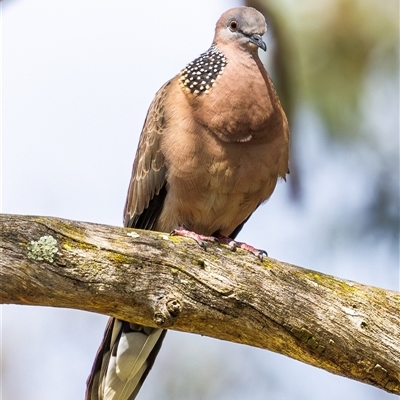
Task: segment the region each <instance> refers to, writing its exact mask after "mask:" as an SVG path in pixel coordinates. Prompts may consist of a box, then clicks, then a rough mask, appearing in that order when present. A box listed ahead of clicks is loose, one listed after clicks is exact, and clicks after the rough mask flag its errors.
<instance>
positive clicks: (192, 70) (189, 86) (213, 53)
mask: <svg viewBox="0 0 400 400" xmlns="http://www.w3.org/2000/svg"><path fill="white" fill-rule="evenodd" d="M226 64H227V61H226V58H225V56H224V54H223V53H222V52H221V51H220V50H219V49H218V48H217V47H216V46H211V47H210V48H209V49H208V50H207V51H206V52H205V53H203V54H201V55H200V56H199V57H197V58H196V59H195V60H194V61H192V62H190V63H189V64H188V65H186V67H185V68H184V69H183V70H182V71H181V73H180V78H179V84H180V85H181V87H182V89H184V90H185V91H187V92H188V91H190V92H191V93H192V94H195V95H199V94H203V93H208V92H209V91H210V89H211V88H212V86H213V85H214V83H215V81H216V79H217V78H218V76H219V75H221V74H222V72H223V71H224V68H225V66H226Z"/></svg>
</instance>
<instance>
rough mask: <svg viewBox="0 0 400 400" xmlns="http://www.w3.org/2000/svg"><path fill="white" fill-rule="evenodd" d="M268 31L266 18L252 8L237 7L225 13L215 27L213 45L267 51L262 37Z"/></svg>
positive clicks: (250, 50) (251, 50)
mask: <svg viewBox="0 0 400 400" xmlns="http://www.w3.org/2000/svg"><path fill="white" fill-rule="evenodd" d="M266 30H267V24H266V23H265V18H264V16H263V15H262V14H261V13H260V12H258V11H257V10H256V9H254V8H251V7H236V8H231V9H230V10H228V11H225V12H224V13H223V14H222V15H221V17H220V19H219V20H218V22H217V25H216V27H215V36H214V41H213V44H215V45H217V46H224V45H232V44H233V45H236V46H239V47H241V48H242V49H244V50H247V51H249V52H252V53H254V52H257V50H258V48H260V49H263V50H264V51H266V50H267V45H266V44H265V42H264V41H263V39H262V36H263V35H264V33H265V32H266Z"/></svg>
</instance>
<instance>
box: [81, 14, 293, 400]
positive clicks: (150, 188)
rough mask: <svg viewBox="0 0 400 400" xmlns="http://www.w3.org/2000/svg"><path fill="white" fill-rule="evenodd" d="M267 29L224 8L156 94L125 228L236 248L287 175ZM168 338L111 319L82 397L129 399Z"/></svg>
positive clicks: (283, 123)
mask: <svg viewBox="0 0 400 400" xmlns="http://www.w3.org/2000/svg"><path fill="white" fill-rule="evenodd" d="M265 31H266V23H265V19H264V17H263V16H262V15H261V14H260V13H259V12H258V11H256V10H255V9H253V8H249V7H237V8H233V9H230V10H228V11H226V12H225V13H223V14H222V16H221V17H220V19H219V20H218V22H217V25H216V29H215V36H214V40H213V43H212V45H211V47H210V48H209V49H208V50H207V51H206V52H205V53H203V54H201V55H200V56H199V57H198V58H196V59H195V60H194V61H192V62H191V63H189V64H188V65H187V66H186V67H185V68H184V69H183V70H182V71H181V72H180V73H179V74H178V75H177V76H175V77H174V78H172V79H171V80H170V81H168V82H167V83H166V84H165V85H164V86H163V87H162V88H161V89H160V90H159V91H158V92H157V94H156V96H155V98H154V100H153V102H152V104H151V105H150V108H149V111H148V114H147V117H146V121H145V123H144V126H143V130H142V134H141V137H140V142H139V146H138V150H137V153H136V158H135V161H134V165H133V171H132V177H131V180H130V185H129V189H128V195H127V200H126V205H125V211H124V225H125V226H127V227H132V228H140V229H151V230H157V231H162V232H171V231H174V232H175V233H177V234H182V235H187V236H192V237H194V238H195V239H196V240H198V241H199V242H200V243H203V238H206V239H207V238H209V237H211V236H213V237H217V238H219V239H220V240H221V239H222V240H224V239H225V240H226V242H229V243H231V244H232V243H235V241H234V239H235V237H236V235H237V234H238V233H239V231H240V230H241V228H242V226H243V224H244V223H245V222H246V221H247V220H248V218H249V217H250V215H251V214H252V213H253V212H254V211H255V209H256V208H257V207H258V206H259V205H260V204H261V203H262V202H264V201H265V200H267V199H268V198H269V197H270V196H271V194H272V192H273V191H274V189H275V185H276V182H277V180H278V178H279V177H281V178H285V176H286V174H287V173H288V156H289V154H288V153H289V149H288V147H289V145H288V143H289V129H288V123H287V119H286V116H285V113H284V111H283V109H282V107H281V104H280V102H279V99H278V96H277V94H276V92H275V90H274V87H273V84H272V82H271V79H270V77H269V76H268V73H267V71H266V70H265V68H264V66H263V64H262V63H261V61H260V59H259V57H258V49H259V48H261V49H263V50H264V51H265V50H266V45H265V43H264V41H263V40H262V35H263V34H264V33H265ZM237 243H239V245H240V247H244V248H247V249H249V250H250V251H253V252H255V253H256V254H260V253H259V252H257V251H254V250H256V249H254V248H253V247H251V246H247V247H246V245H245V244H243V243H240V242H237ZM165 333H166V331H165V330H162V329H155V328H149V327H143V326H140V325H137V324H132V323H129V322H126V321H120V320H117V319H113V318H112V319H110V320H109V322H108V325H107V327H106V332H105V335H104V339H103V342H102V343H101V345H100V348H99V351H98V353H97V355H96V359H95V362H94V365H93V369H92V372H91V375H90V376H89V378H88V387H87V392H86V400H132V399H134V398H135V397H136V395H137V393H138V391H139V389H140V387H141V385H142V383H143V381H144V379H145V378H146V376H147V374H148V372H149V370H150V369H151V367H152V365H153V362H154V359H155V357H156V355H157V353H158V351H159V349H160V347H161V343H162V341H163V339H164V336H165Z"/></svg>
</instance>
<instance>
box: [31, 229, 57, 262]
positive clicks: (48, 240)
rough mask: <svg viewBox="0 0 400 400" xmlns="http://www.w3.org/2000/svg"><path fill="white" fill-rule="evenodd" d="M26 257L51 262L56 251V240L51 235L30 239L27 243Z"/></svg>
mask: <svg viewBox="0 0 400 400" xmlns="http://www.w3.org/2000/svg"><path fill="white" fill-rule="evenodd" d="M27 250H28V258H31V259H32V260H38V261H47V262H50V263H52V262H53V261H54V256H55V255H56V254H57V253H58V247H57V240H56V239H54V238H53V236H48V235H45V236H42V237H40V238H39V240H37V241H35V240H32V241H31V242H30V243H28V245H27Z"/></svg>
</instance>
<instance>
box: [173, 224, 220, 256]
mask: <svg viewBox="0 0 400 400" xmlns="http://www.w3.org/2000/svg"><path fill="white" fill-rule="evenodd" d="M170 235H176V236H183V237H187V238H192V239H194V240H195V241H196V242H197V243H198V244H199V245H200V246H201V247H202V248H203V249H204V250H205V249H206V248H207V243H206V242H212V243H218V239H217V238H216V237H214V236H205V235H199V234H198V233H196V232H192V231H189V230H187V229H185V228H183V227H182V226H180V227H178V228H176V229H174V230H173V231H172V232H171V233H170Z"/></svg>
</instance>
